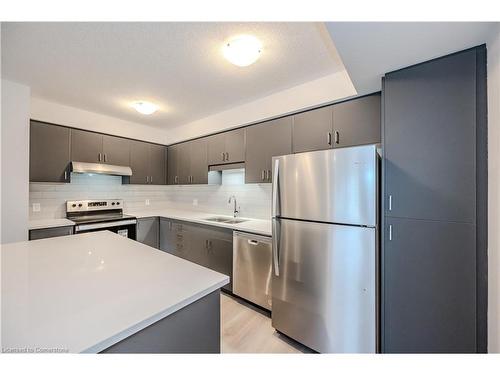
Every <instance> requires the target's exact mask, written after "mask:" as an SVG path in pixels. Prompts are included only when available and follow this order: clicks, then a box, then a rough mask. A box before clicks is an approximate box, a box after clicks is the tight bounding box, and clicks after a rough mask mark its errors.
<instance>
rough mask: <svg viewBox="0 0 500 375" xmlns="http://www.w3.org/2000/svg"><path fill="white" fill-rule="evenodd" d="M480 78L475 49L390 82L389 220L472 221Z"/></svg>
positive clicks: (386, 138)
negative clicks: (478, 85) (477, 98)
mask: <svg viewBox="0 0 500 375" xmlns="http://www.w3.org/2000/svg"><path fill="white" fill-rule="evenodd" d="M475 78H476V52H475V50H469V51H465V52H462V53H458V54H454V55H451V56H447V57H445V58H441V59H437V60H434V61H430V62H427V63H424V64H420V65H416V66H414V67H410V68H406V69H403V70H400V71H396V72H393V73H390V74H387V75H386V76H385V83H384V84H385V88H384V96H385V97H384V102H385V105H384V106H385V113H384V116H385V120H384V149H385V151H384V154H385V184H386V197H385V199H386V205H385V207H386V210H385V211H386V212H385V213H386V214H387V215H389V216H396V217H406V218H418V219H427V220H448V221H459V222H468V223H473V222H474V220H475V210H476V206H475V200H476V172H475V159H476V146H475V145H476V131H475V127H476V110H475V103H476V79H475ZM389 199H390V200H391V205H389V204H388V203H389Z"/></svg>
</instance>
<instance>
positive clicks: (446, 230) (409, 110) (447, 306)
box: [381, 46, 487, 353]
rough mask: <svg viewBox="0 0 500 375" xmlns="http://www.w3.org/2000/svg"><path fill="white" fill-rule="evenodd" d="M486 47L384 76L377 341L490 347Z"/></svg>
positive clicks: (405, 349) (457, 348)
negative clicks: (379, 338)
mask: <svg viewBox="0 0 500 375" xmlns="http://www.w3.org/2000/svg"><path fill="white" fill-rule="evenodd" d="M485 68H486V48H485V46H479V47H477V48H472V49H469V50H466V51H462V52H459V53H455V54H452V55H448V56H445V57H442V58H439V59H435V60H432V61H428V62H425V63H422V64H418V65H415V66H411V67H408V68H405V69H401V70H398V71H394V72H391V73H388V74H386V75H385V78H384V81H383V133H382V138H383V150H384V151H383V152H384V164H383V203H382V205H383V216H384V217H383V228H384V230H383V233H382V237H383V243H382V253H381V261H382V264H381V275H382V280H381V301H382V302H381V318H382V319H381V347H382V351H383V352H387V353H421V352H427V353H474V352H486V350H487V348H486V342H487V341H486V305H487V301H486V297H487V284H486V282H487V259H486V217H487V216H486V199H487V187H486V186H487V163H486V92H485V89H486V76H485Z"/></svg>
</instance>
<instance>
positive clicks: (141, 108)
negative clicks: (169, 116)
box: [132, 101, 158, 115]
mask: <svg viewBox="0 0 500 375" xmlns="http://www.w3.org/2000/svg"><path fill="white" fill-rule="evenodd" d="M132 107H133V108H134V109H135V110H136V111H137V112H139V113H142V114H143V115H151V114H153V113H155V112H156V111H157V110H158V106H157V105H155V104H153V103H150V102H145V101H141V102H135V103H132Z"/></svg>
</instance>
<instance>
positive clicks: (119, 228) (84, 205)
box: [66, 199, 137, 240]
mask: <svg viewBox="0 0 500 375" xmlns="http://www.w3.org/2000/svg"><path fill="white" fill-rule="evenodd" d="M66 218H68V219H69V220H71V221H73V222H74V223H75V233H85V232H95V231H99V230H110V231H112V232H115V233H118V234H120V235H122V236H124V237H128V238H131V239H133V240H135V239H136V231H137V229H136V227H137V219H136V218H135V217H134V216H130V215H124V214H123V200H122V199H100V200H83V201H67V202H66Z"/></svg>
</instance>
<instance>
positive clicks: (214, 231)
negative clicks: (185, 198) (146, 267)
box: [160, 218, 233, 291]
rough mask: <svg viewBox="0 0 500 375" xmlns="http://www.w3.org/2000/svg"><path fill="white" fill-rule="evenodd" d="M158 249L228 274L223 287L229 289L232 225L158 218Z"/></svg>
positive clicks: (231, 262) (230, 288) (231, 270)
mask: <svg viewBox="0 0 500 375" xmlns="http://www.w3.org/2000/svg"><path fill="white" fill-rule="evenodd" d="M160 250H163V251H165V252H167V253H170V254H172V255H175V256H178V257H180V258H183V259H186V260H189V261H191V262H193V263H196V264H199V265H201V266H204V267H207V268H210V269H213V270H215V271H217V272H220V273H222V274H225V275H228V276H229V277H230V278H231V281H230V284H228V285H226V286H224V287H222V288H223V289H226V290H229V291H232V274H233V231H232V230H231V229H226V228H218V227H213V226H209V225H200V224H194V223H189V222H184V221H178V220H171V219H165V218H160Z"/></svg>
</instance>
